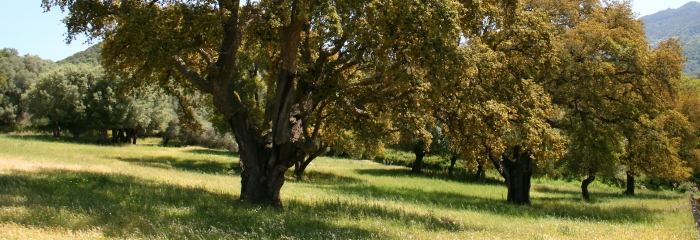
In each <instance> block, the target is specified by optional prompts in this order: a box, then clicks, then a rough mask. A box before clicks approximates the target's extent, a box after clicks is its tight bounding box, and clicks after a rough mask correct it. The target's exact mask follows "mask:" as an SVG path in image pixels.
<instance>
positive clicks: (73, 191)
mask: <svg viewBox="0 0 700 240" xmlns="http://www.w3.org/2000/svg"><path fill="white" fill-rule="evenodd" d="M237 163H238V158H237V155H235V154H231V153H228V152H223V151H219V150H210V149H204V148H197V147H184V148H171V147H168V148H164V147H158V146H156V145H148V144H144V145H141V144H139V145H136V146H122V147H107V146H98V145H89V144H74V143H70V142H52V141H40V140H36V139H31V138H28V139H24V138H17V137H13V138H9V137H7V136H4V135H0V239H1V238H8V239H45V238H51V239H98V238H148V239H180V238H195V239H201V238H204V239H262V238H265V239H333V238H339V239H368V238H369V239H371V238H378V239H409V238H414V239H694V238H697V237H698V234H697V230H696V229H695V228H694V226H693V221H692V215H691V214H690V211H689V209H690V206H689V205H688V201H687V200H688V195H687V194H679V193H675V192H655V191H650V190H642V191H639V193H638V195H637V196H635V197H627V196H624V195H622V194H621V193H622V190H621V189H615V188H611V187H608V186H601V185H593V186H592V187H591V192H592V195H593V198H594V201H591V202H587V201H583V200H581V197H580V192H579V189H578V183H570V182H564V181H555V180H535V181H534V185H533V188H532V197H533V199H532V200H533V205H532V206H530V207H523V206H516V205H511V204H507V203H505V195H506V188H505V187H503V186H502V185H498V184H487V185H483V184H475V183H470V182H465V181H462V180H460V181H453V180H447V179H443V178H436V177H431V176H417V175H412V174H408V173H407V172H408V171H407V169H406V168H405V167H401V166H387V165H383V164H379V163H376V162H372V161H365V160H350V159H336V158H326V157H321V158H319V159H317V160H316V161H314V163H313V164H312V165H310V166H309V167H308V169H307V170H308V172H307V174H306V176H305V177H304V178H303V179H302V180H295V179H290V180H288V181H287V182H286V183H285V185H284V187H283V188H282V201H283V203H284V204H285V209H284V210H278V209H273V208H266V207H261V206H257V205H251V204H247V203H243V202H240V201H239V200H238V199H239V196H238V194H239V191H240V176H239V173H238V172H236V170H235V166H236V165H237Z"/></svg>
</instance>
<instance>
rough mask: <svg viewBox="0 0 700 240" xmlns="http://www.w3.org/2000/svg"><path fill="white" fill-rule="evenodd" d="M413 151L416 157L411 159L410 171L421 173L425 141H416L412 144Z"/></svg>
mask: <svg viewBox="0 0 700 240" xmlns="http://www.w3.org/2000/svg"><path fill="white" fill-rule="evenodd" d="M413 153H414V154H416V159H415V160H413V165H412V167H411V172H412V173H415V174H421V173H423V157H425V142H423V141H418V142H417V143H416V144H415V145H414V146H413Z"/></svg>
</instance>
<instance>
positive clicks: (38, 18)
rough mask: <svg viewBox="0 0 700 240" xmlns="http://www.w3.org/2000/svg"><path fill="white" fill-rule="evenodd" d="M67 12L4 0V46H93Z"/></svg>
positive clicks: (654, 7) (655, 5)
mask: <svg viewBox="0 0 700 240" xmlns="http://www.w3.org/2000/svg"><path fill="white" fill-rule="evenodd" d="M689 1H690V0H633V2H632V4H633V6H632V7H633V10H634V11H635V12H637V13H639V16H644V15H648V14H652V13H655V12H658V11H661V10H665V9H668V8H678V7H680V6H682V5H683V4H685V3H687V2H689ZM64 17H65V14H63V13H61V11H60V10H59V9H55V10H52V11H51V12H48V13H44V10H43V9H42V8H41V1H40V0H0V49H1V48H6V47H8V48H16V49H17V50H18V51H19V53H20V55H25V54H31V55H39V56H40V57H42V58H44V59H51V60H54V61H58V60H61V59H64V58H66V57H68V56H70V55H73V54H74V53H76V52H79V51H82V50H85V49H86V48H88V47H89V46H90V45H88V44H85V43H84V41H85V39H84V38H79V39H78V40H76V41H73V43H71V44H70V45H67V44H66V42H65V36H64V34H65V32H66V28H65V26H64V25H63V23H62V22H61V19H63V18H64Z"/></svg>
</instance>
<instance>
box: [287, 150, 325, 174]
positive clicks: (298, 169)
mask: <svg viewBox="0 0 700 240" xmlns="http://www.w3.org/2000/svg"><path fill="white" fill-rule="evenodd" d="M327 148H328V146H327V145H325V144H321V147H320V148H319V149H318V151H316V152H314V153H313V154H311V155H309V156H308V157H307V158H306V160H303V159H302V160H303V161H297V162H296V164H295V165H294V178H296V179H297V180H299V179H301V177H302V176H304V171H306V167H308V166H309V164H310V163H311V161H313V160H314V159H316V158H317V157H318V156H321V155H322V154H324V153H326V149H327Z"/></svg>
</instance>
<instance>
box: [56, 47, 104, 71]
mask: <svg viewBox="0 0 700 240" xmlns="http://www.w3.org/2000/svg"><path fill="white" fill-rule="evenodd" d="M101 54H102V48H101V44H99V43H98V44H95V45H93V46H91V47H89V48H87V49H85V50H84V51H80V52H77V53H76V54H73V55H71V56H69V57H67V58H65V59H63V60H60V61H58V62H56V63H58V64H75V65H77V64H87V65H95V66H98V65H100V64H101V60H100V59H101Z"/></svg>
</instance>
